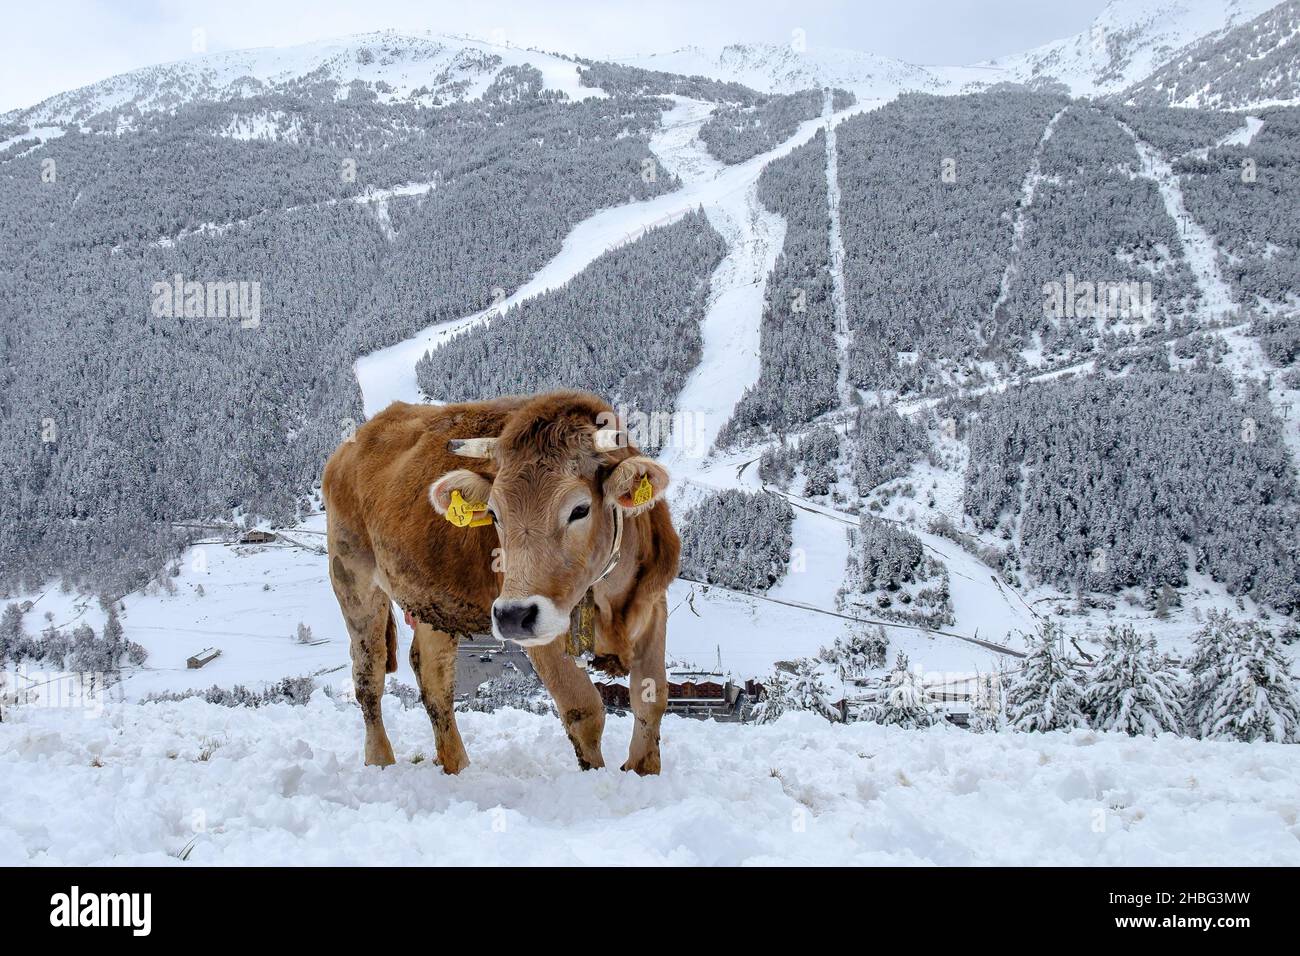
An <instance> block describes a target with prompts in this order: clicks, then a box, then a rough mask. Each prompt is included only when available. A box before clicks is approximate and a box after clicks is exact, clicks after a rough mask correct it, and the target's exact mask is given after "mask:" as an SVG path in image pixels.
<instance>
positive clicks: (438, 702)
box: [411, 623, 469, 773]
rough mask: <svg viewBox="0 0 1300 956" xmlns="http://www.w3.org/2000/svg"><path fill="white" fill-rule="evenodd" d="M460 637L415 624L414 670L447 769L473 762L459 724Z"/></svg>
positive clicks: (435, 743) (457, 771)
mask: <svg viewBox="0 0 1300 956" xmlns="http://www.w3.org/2000/svg"><path fill="white" fill-rule="evenodd" d="M456 647H457V641H456V638H455V637H453V636H452V635H450V634H448V633H447V632H446V631H438V630H434V629H433V628H432V627H430V626H429V625H428V624H422V623H417V624H416V625H415V640H413V641H412V642H411V670H413V671H415V676H416V678H417V679H418V680H419V682H420V700H422V701H424V709H425V710H427V711H428V712H429V719H430V720H431V721H433V740H434V746H436V747H437V748H438V762H439V763H440V764H442V770H443V773H460V772H461V771H462V770H464V769H465V767H466V766H467V765H468V764H469V757H468V756H466V754H465V744H464V743H463V742H462V741H461V739H460V730H459V729H458V728H457V727H456V710H455V689H456Z"/></svg>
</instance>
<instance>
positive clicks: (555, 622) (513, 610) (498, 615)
mask: <svg viewBox="0 0 1300 956" xmlns="http://www.w3.org/2000/svg"><path fill="white" fill-rule="evenodd" d="M568 629H569V618H568V616H567V615H564V614H561V613H560V611H559V609H558V608H557V607H556V606H555V603H554V602H553V601H551V599H550V598H545V597H542V596H541V595H539V594H534V595H531V596H529V597H526V598H522V599H517V600H516V599H510V598H497V599H496V601H494V602H493V604H492V633H493V634H495V635H496V637H497V638H498V639H499V640H503V641H514V642H515V643H516V644H522V645H524V646H525V647H527V646H529V645H533V644H547V643H549V642H551V641H553V640H555V639H556V638H557V637H559V636H560V635H561V634H564V633H567V631H568Z"/></svg>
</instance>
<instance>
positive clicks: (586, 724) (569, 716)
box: [527, 638, 605, 770]
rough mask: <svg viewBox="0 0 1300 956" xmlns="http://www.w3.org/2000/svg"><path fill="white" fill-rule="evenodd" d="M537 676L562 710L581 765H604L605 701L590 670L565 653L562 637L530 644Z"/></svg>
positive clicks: (565, 725)
mask: <svg viewBox="0 0 1300 956" xmlns="http://www.w3.org/2000/svg"><path fill="white" fill-rule="evenodd" d="M527 651H528V659H529V660H531V661H532V662H533V667H534V668H535V669H536V671H537V676H538V677H540V678H541V679H542V683H543V684H545V685H546V689H547V690H548V691H550V692H551V698H552V699H553V700H554V701H555V706H556V707H557V708H558V709H559V711H560V719H561V720H562V721H563V722H564V732H565V733H567V734H568V735H569V741H570V742H571V743H572V744H573V752H574V753H575V754H577V756H578V766H579V767H581V768H582V769H583V770H590V769H591V768H592V767H603V766H605V758H604V757H602V756H601V754H600V735H601V734H602V733H603V732H604V730H605V704H604V701H602V700H601V699H600V691H598V690H596V686H595V685H594V684H593V683H592V682H591V678H590V677H588V676H587V672H586V671H585V670H583V669H582V668H581V667H579V666H578V665H577V664H576V663H574V661H573V660H572V659H571V658H570V657H568V656H567V655H566V654H565V653H564V640H563V638H561V639H559V640H555V641H551V642H550V643H549V644H541V645H538V646H535V647H529V648H527Z"/></svg>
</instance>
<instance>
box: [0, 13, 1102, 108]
mask: <svg viewBox="0 0 1300 956" xmlns="http://www.w3.org/2000/svg"><path fill="white" fill-rule="evenodd" d="M8 6H9V9H8V10H6V11H5V16H4V26H5V29H4V31H3V32H0V111H4V110H8V109H13V108H14V107H18V106H30V105H32V104H34V103H36V102H39V101H40V100H42V99H44V98H45V97H47V96H50V95H52V94H54V93H58V92H61V91H63V90H67V89H73V88H75V87H78V86H82V85H84V84H86V83H91V82H94V81H95V80H100V79H103V78H105V77H107V76H111V75H113V74H115V73H122V72H125V71H127V70H131V69H135V68H136V67H140V66H148V65H149V64H152V63H166V62H170V61H172V60H179V59H184V58H186V57H189V56H193V55H194V54H193V53H192V52H191V35H192V32H193V31H194V30H195V28H202V29H203V30H204V31H205V32H206V37H207V48H208V50H209V52H218V51H221V50H237V49H240V48H243V47H252V46H286V45H290V44H294V43H306V42H308V41H312V40H321V39H327V38H329V37H335V36H342V35H346V34H349V33H362V32H366V31H369V30H380V29H385V28H390V27H391V28H394V29H399V30H433V31H434V32H435V33H468V34H472V35H474V36H481V37H489V36H491V35H492V34H493V31H495V30H502V31H504V33H505V36H506V38H507V39H508V40H509V41H510V42H511V43H513V44H516V45H519V46H537V47H541V48H543V49H547V50H557V51H562V52H569V53H583V54H585V55H588V56H608V55H610V54H619V53H649V52H657V51H663V50H671V49H676V48H677V47H681V46H686V45H691V44H694V45H698V46H703V47H714V46H721V45H722V44H725V43H735V42H764V41H766V42H777V43H785V42H789V39H790V34H791V31H792V30H794V29H796V28H798V29H802V30H804V31H806V33H807V37H808V44H809V46H812V45H813V44H819V45H824V46H837V47H846V48H849V49H855V50H866V51H868V52H871V53H882V54H886V55H888V56H895V57H899V58H900V59H904V60H909V61H912V62H915V63H943V64H956V63H971V62H975V61H977V60H984V59H989V58H990V57H995V56H999V55H1002V54H1006V53H1015V52H1017V51H1019V50H1024V49H1028V48H1029V47H1033V46H1037V45H1038V44H1040V43H1045V42H1047V41H1048V40H1053V39H1056V38H1057V37H1063V36H1068V35H1070V34H1072V33H1077V32H1079V31H1080V30H1083V29H1085V28H1086V27H1087V26H1088V24H1089V22H1090V21H1091V20H1092V18H1093V17H1094V16H1095V15H1096V14H1097V13H1098V12H1099V11H1100V10H1101V8H1102V7H1103V6H1105V3H1104V0H843V2H840V0H800V2H797V3H792V2H788V0H787V2H785V3H777V2H771V0H728V2H710V0H637V2H625V0H505V2H496V0H473V2H468V0H456V2H451V3H447V2H432V0H425V2H419V0H352V2H334V0H218V2H208V0H173V2H163V0H118V2H93V0H46V2H44V3H26V4H22V5H19V4H10V5H8Z"/></svg>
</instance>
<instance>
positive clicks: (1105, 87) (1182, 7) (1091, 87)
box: [979, 0, 1278, 96]
mask: <svg viewBox="0 0 1300 956" xmlns="http://www.w3.org/2000/svg"><path fill="white" fill-rule="evenodd" d="M1277 5H1278V4H1277V0H1111V2H1110V3H1108V4H1107V5H1106V7H1105V9H1104V10H1102V12H1101V13H1100V14H1098V15H1097V17H1096V19H1094V20H1093V22H1092V24H1091V25H1090V26H1089V28H1088V29H1087V30H1085V31H1083V32H1081V33H1076V34H1075V35H1074V36H1070V37H1065V38H1064V39H1061V40H1055V41H1053V42H1051V43H1047V44H1044V45H1043V46H1040V47H1036V48H1034V49H1032V50H1028V51H1026V52H1024V53H1019V54H1016V55H1013V56H1007V57H999V58H997V59H993V60H989V61H987V62H986V63H982V64H979V65H980V66H983V67H987V68H996V69H1001V70H1004V71H1005V72H1006V74H1007V76H1006V79H1009V80H1013V81H1016V82H1021V83H1027V82H1030V81H1032V80H1034V79H1039V78H1043V79H1048V78H1050V79H1055V80H1057V81H1059V82H1062V83H1064V84H1065V85H1066V86H1068V87H1069V88H1070V91H1071V92H1072V93H1073V94H1075V95H1076V96H1103V95H1106V94H1109V93H1116V92H1118V91H1120V90H1122V89H1124V88H1125V87H1127V86H1130V85H1132V84H1133V83H1136V82H1137V81H1139V80H1141V79H1143V78H1144V77H1147V76H1149V75H1150V74H1151V73H1153V72H1154V71H1156V70H1157V69H1159V68H1160V67H1161V66H1163V65H1164V64H1165V63H1167V62H1169V61H1170V60H1171V59H1173V57H1174V55H1175V54H1176V53H1177V52H1178V51H1180V50H1181V49H1183V48H1184V47H1186V46H1188V45H1189V44H1192V43H1196V42H1198V41H1200V40H1202V39H1205V38H1207V37H1218V36H1222V35H1223V34H1225V33H1227V32H1228V31H1229V30H1231V29H1233V28H1234V27H1236V26H1239V25H1240V24H1243V23H1246V22H1247V21H1249V20H1252V19H1254V18H1255V17H1257V16H1259V15H1260V14H1262V13H1264V12H1265V11H1266V10H1269V9H1271V8H1272V7H1274V6H1277Z"/></svg>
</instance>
